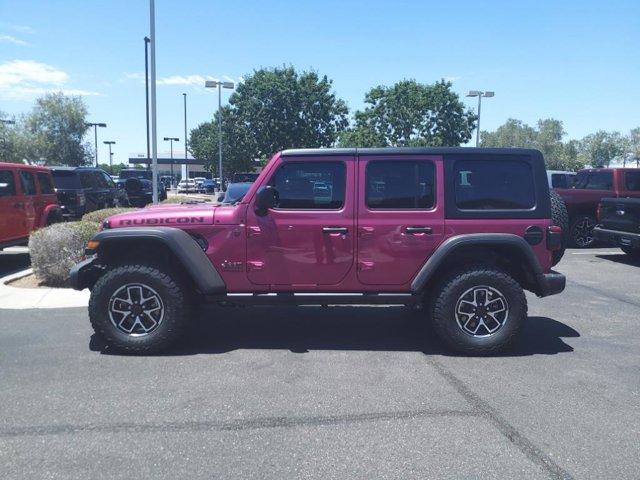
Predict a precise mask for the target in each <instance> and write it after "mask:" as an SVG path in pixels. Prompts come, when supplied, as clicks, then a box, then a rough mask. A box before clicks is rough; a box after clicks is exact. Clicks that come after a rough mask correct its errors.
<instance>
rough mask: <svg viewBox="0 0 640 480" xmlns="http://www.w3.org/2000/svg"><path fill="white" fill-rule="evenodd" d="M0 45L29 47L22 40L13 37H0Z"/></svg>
mask: <svg viewBox="0 0 640 480" xmlns="http://www.w3.org/2000/svg"><path fill="white" fill-rule="evenodd" d="M0 43H12V44H13V45H29V44H28V43H27V42H25V41H24V40H20V39H19V38H16V37H13V36H11V35H0Z"/></svg>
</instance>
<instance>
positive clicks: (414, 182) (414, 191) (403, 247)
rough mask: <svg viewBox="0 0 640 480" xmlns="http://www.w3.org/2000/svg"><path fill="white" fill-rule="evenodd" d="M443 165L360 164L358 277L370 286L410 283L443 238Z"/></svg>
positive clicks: (413, 159) (383, 159)
mask: <svg viewBox="0 0 640 480" xmlns="http://www.w3.org/2000/svg"><path fill="white" fill-rule="evenodd" d="M442 177H443V174H442V161H441V159H440V157H435V156H406V155H403V156H385V155H375V156H368V155H367V156H361V157H360V158H359V159H358V253H357V269H358V272H357V275H358V279H359V281H360V282H362V283H363V284H367V285H402V284H406V283H409V282H410V281H411V280H412V279H413V277H414V276H415V274H416V273H417V272H418V270H419V269H420V268H421V267H422V265H423V264H424V262H425V261H426V260H427V259H428V258H429V256H430V255H431V254H432V253H433V252H434V250H435V249H436V248H437V246H438V245H439V244H440V243H441V242H442V240H443V237H444V201H443V199H444V197H443V195H442Z"/></svg>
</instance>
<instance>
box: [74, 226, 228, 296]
mask: <svg viewBox="0 0 640 480" xmlns="http://www.w3.org/2000/svg"><path fill="white" fill-rule="evenodd" d="M92 240H93V241H95V242H98V246H97V247H96V249H95V253H96V254H97V258H96V260H97V261H96V263H97V264H98V265H100V266H102V267H105V266H106V267H107V268H108V267H109V266H111V265H121V264H123V263H140V262H145V263H164V264H168V265H170V266H171V267H172V268H173V269H174V270H177V271H178V272H179V273H180V274H182V276H184V277H185V278H186V279H188V280H189V281H190V282H192V284H193V286H194V287H195V288H196V289H197V290H199V291H200V292H201V293H203V294H205V295H212V294H221V293H225V292H226V286H225V283H224V281H223V280H222V277H221V276H220V274H219V273H218V271H217V270H216V268H215V267H214V266H213V264H212V263H211V260H210V259H209V258H208V257H207V255H206V253H205V252H204V250H203V249H202V248H201V247H200V245H199V244H198V243H197V242H196V241H195V239H194V238H193V237H191V236H190V235H189V234H188V233H187V232H185V231H184V230H180V229H177V228H171V227H157V228H119V229H113V230H103V231H101V232H99V233H98V234H96V235H95V236H94V237H93V239H92ZM86 277H87V282H89V283H88V284H86V285H85V286H91V281H92V280H90V279H91V276H90V275H87V276H86ZM93 277H94V278H95V277H96V276H95V275H93ZM95 280H97V278H95ZM95 280H93V281H94V282H95ZM81 283H82V282H81Z"/></svg>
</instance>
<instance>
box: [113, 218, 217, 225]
mask: <svg viewBox="0 0 640 480" xmlns="http://www.w3.org/2000/svg"><path fill="white" fill-rule="evenodd" d="M200 223H206V220H205V218H204V217H189V216H181V217H166V218H161V217H155V218H154V217H151V218H144V217H142V218H123V219H121V220H118V223H117V224H118V226H121V227H132V226H134V225H185V224H190V225H193V224H200Z"/></svg>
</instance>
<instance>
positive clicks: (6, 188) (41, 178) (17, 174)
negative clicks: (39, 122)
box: [0, 163, 62, 249]
mask: <svg viewBox="0 0 640 480" xmlns="http://www.w3.org/2000/svg"><path fill="white" fill-rule="evenodd" d="M60 220H62V212H61V211H60V207H59V205H58V199H57V197H56V192H55V189H54V188H53V179H52V178H51V172H50V171H49V169H47V168H45V167H34V166H31V165H21V164H17V163H0V249H1V248H5V247H10V246H12V245H23V244H25V243H27V241H28V240H29V234H30V233H31V232H32V231H33V230H35V229H36V228H40V227H44V226H46V225H50V224H51V223H55V222H59V221H60Z"/></svg>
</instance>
